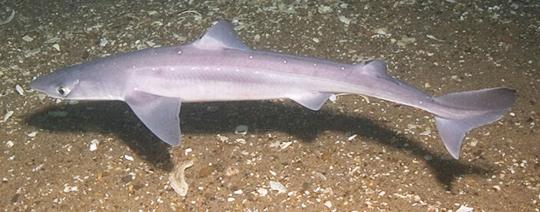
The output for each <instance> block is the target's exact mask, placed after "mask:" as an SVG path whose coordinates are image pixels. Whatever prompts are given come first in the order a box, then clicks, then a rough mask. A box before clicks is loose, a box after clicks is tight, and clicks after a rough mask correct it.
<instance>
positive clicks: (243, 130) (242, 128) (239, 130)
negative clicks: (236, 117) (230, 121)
mask: <svg viewBox="0 0 540 212" xmlns="http://www.w3.org/2000/svg"><path fill="white" fill-rule="evenodd" d="M247 133H248V126H246V125H238V126H236V129H234V134H237V135H246V134H247Z"/></svg>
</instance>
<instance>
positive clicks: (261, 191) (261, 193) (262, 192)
mask: <svg viewBox="0 0 540 212" xmlns="http://www.w3.org/2000/svg"><path fill="white" fill-rule="evenodd" d="M257 193H259V196H261V197H264V196H266V195H267V194H268V189H266V188H258V189H257Z"/></svg>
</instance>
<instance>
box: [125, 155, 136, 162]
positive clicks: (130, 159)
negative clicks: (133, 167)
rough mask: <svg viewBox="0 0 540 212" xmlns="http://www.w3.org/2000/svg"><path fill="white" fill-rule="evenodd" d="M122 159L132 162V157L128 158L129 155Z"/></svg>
mask: <svg viewBox="0 0 540 212" xmlns="http://www.w3.org/2000/svg"><path fill="white" fill-rule="evenodd" d="M124 159H126V160H129V161H133V160H134V159H133V157H131V156H129V155H124Z"/></svg>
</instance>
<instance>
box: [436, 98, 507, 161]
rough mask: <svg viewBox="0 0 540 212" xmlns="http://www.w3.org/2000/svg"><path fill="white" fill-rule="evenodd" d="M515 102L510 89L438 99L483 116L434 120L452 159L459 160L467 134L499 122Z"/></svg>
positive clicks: (439, 101) (443, 102)
mask: <svg viewBox="0 0 540 212" xmlns="http://www.w3.org/2000/svg"><path fill="white" fill-rule="evenodd" d="M515 100H516V95H515V91H514V90H512V89H509V88H489V89H482V90H475V91H465V92H458V93H450V94H447V95H444V96H440V97H436V98H435V101H437V102H438V103H440V104H442V105H448V106H451V107H456V108H462V109H464V110H471V111H479V112H481V113H480V114H478V115H473V116H470V117H465V118H452V117H449V118H448V117H439V116H436V117H435V123H436V126H437V130H438V131H439V135H440V136H441V138H442V141H443V143H444V146H445V147H446V149H447V150H448V152H449V153H450V155H452V157H454V158H455V159H458V158H459V153H460V150H461V144H462V142H463V138H464V137H465V134H466V133H467V132H469V131H470V130H471V129H473V128H476V127H480V126H483V125H486V124H489V123H492V122H494V121H497V120H498V119H499V118H501V116H502V115H503V114H504V113H505V112H506V111H507V110H508V109H509V108H510V106H512V104H513V103H514V102H515Z"/></svg>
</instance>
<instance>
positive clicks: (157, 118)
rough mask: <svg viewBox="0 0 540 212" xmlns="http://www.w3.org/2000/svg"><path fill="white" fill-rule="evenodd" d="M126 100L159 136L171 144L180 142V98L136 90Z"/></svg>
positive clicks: (146, 124) (145, 123)
mask: <svg viewBox="0 0 540 212" xmlns="http://www.w3.org/2000/svg"><path fill="white" fill-rule="evenodd" d="M125 101H126V103H127V104H128V105H129V107H130V108H131V109H132V110H133V112H135V114H136V115H137V117H139V119H141V121H142V122H143V123H144V125H145V126H146V127H148V129H150V131H152V132H153V133H154V134H155V135H156V136H157V137H158V138H160V139H161V140H163V141H165V142H166V143H168V144H170V145H177V144H179V143H180V122H179V113H180V104H181V102H180V99H177V98H169V97H163V96H157V95H153V94H149V93H145V92H137V91H136V92H133V93H131V94H130V95H128V96H127V97H126V99H125Z"/></svg>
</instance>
